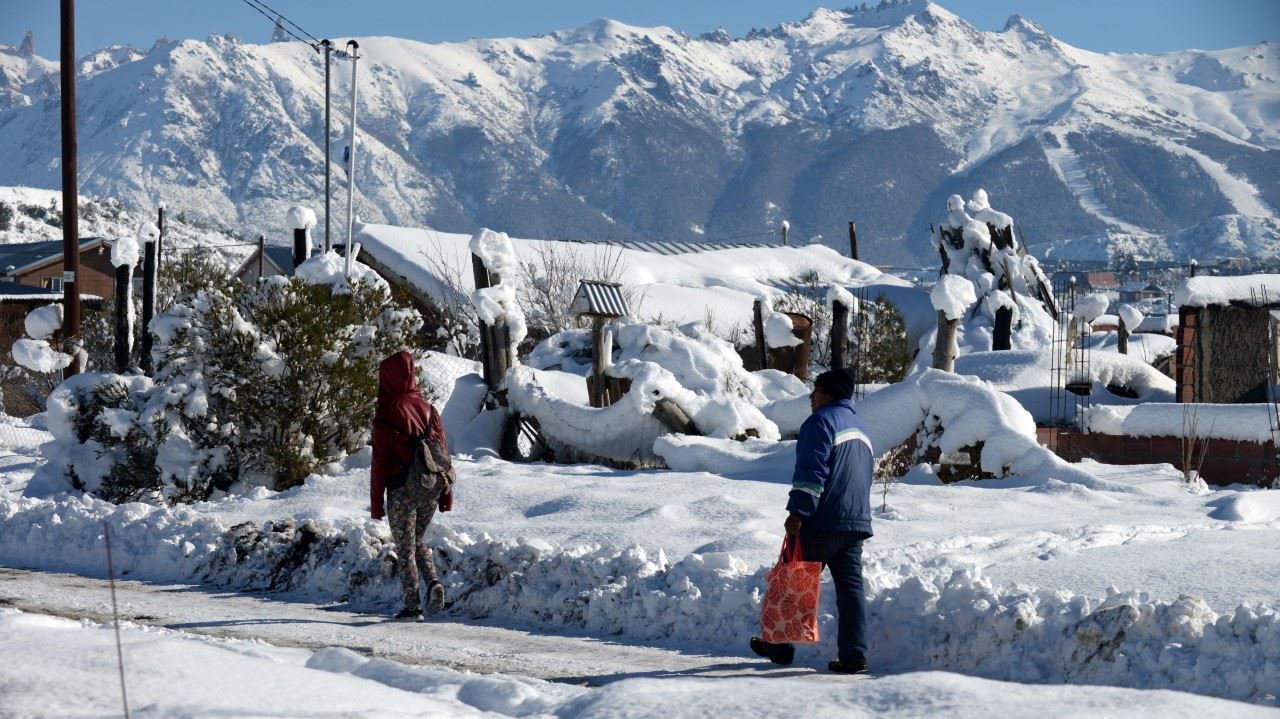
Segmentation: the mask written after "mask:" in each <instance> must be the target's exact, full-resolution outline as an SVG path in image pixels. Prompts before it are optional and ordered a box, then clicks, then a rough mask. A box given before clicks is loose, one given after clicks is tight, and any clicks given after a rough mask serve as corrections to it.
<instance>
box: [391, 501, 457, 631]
mask: <svg viewBox="0 0 1280 719" xmlns="http://www.w3.org/2000/svg"><path fill="white" fill-rule="evenodd" d="M443 490H444V485H443V483H442V482H440V480H439V478H438V477H435V476H430V477H429V478H425V481H424V482H419V481H416V480H413V479H410V480H409V481H408V482H405V484H404V486H403V487H400V488H398V489H393V490H390V491H388V492H387V521H388V522H389V523H390V524H391V538H392V539H394V540H395V543H396V549H397V550H399V551H398V552H397V553H396V554H397V559H398V561H397V564H398V567H399V569H400V585H401V588H402V589H403V590H404V606H405V608H406V609H417V608H418V607H419V606H420V599H419V594H418V584H419V579H425V580H426V581H427V584H428V585H430V583H431V582H432V581H434V580H435V578H436V563H435V561H433V560H432V558H431V550H430V549H428V548H427V545H426V544H425V543H424V542H423V541H422V534H423V532H425V531H426V530H427V525H429V524H431V518H432V517H434V516H435V513H436V505H437V503H439V501H440V495H441V494H442V493H443Z"/></svg>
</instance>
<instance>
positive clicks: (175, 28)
mask: <svg viewBox="0 0 1280 719" xmlns="http://www.w3.org/2000/svg"><path fill="white" fill-rule="evenodd" d="M264 1H265V2H266V4H267V5H269V6H271V7H273V8H275V9H276V10H279V11H280V12H282V13H284V14H285V15H286V16H288V17H290V18H291V19H292V20H294V21H295V22H297V23H298V24H299V25H301V26H302V27H303V28H305V29H306V30H307V31H309V32H310V33H312V34H314V35H316V36H319V37H325V36H328V37H333V38H347V37H353V36H369V35H396V36H400V37H408V38H413V39H417V40H423V41H427V42H437V41H442V40H446V41H448V40H464V39H466V38H469V37H497V36H511V35H514V36H528V35H534V34H538V33H543V32H549V31H552V30H558V29H562V28H568V27H574V26H577V25H582V24H585V23H588V22H590V21H592V20H595V19H597V18H600V17H612V18H615V19H617V20H621V21H623V22H626V23H630V24H633V25H669V26H671V27H674V28H676V29H677V30H681V31H683V32H685V33H688V34H691V35H696V34H698V33H701V32H704V31H707V30H711V29H713V28H715V27H716V26H720V25H722V26H724V27H725V28H726V29H727V30H729V32H731V33H733V34H734V35H742V34H744V33H746V32H747V31H748V30H750V29H751V28H752V27H774V26H776V25H777V24H779V23H781V22H785V21H790V20H799V19H801V18H803V17H804V16H806V15H808V14H809V12H810V11H811V10H812V9H813V8H814V7H816V6H817V5H818V4H820V3H819V2H818V1H817V0H640V1H638V0H631V1H629V2H628V1H624V0H472V1H471V2H447V3H446V2H440V1H439V0H264ZM850 4H856V3H855V2H853V1H852V0H838V1H837V2H829V3H826V5H827V6H830V7H843V6H845V5H850ZM871 4H874V2H873V3H871ZM939 4H940V5H942V6H943V7H945V8H947V9H949V10H951V11H952V12H954V13H956V14H957V15H960V16H961V17H963V18H965V19H966V20H968V21H969V22H970V23H972V24H974V25H975V26H977V27H978V28H980V29H984V30H998V29H1000V28H1001V27H1003V26H1004V23H1005V20H1006V19H1007V18H1008V17H1009V16H1010V15H1013V14H1020V15H1023V16H1025V17H1027V18H1030V19H1032V20H1034V21H1036V22H1037V23H1039V24H1040V25H1042V26H1044V27H1045V29H1047V30H1048V31H1049V32H1050V33H1051V34H1053V35H1054V36H1055V37H1057V38H1059V39H1061V40H1063V41H1065V42H1067V43H1069V44H1071V45H1075V46H1077V47H1082V48H1085V49H1089V50H1097V51H1114V52H1166V51H1170V50H1179V49H1186V48H1200V49H1218V48H1224V47H1234V46H1238V45H1248V44H1252V43H1255V42H1259V41H1262V40H1269V41H1272V42H1276V41H1280V0H940V2H939ZM76 12H77V23H76V36H77V37H76V46H77V52H78V53H84V52H86V51H88V50H93V49H97V48H100V47H104V46H106V45H111V44H117V43H129V44H133V45H136V46H138V47H142V48H147V47H150V46H151V44H152V43H153V42H154V41H155V39H156V38H158V37H161V36H164V37H169V38H173V39H176V38H187V37H194V38H205V37H208V36H209V35H210V34H212V33H230V34H232V35H236V36H237V37H239V38H241V39H242V40H244V41H246V42H265V41H266V40H267V39H268V38H269V37H270V35H271V23H270V22H269V21H268V20H266V19H265V18H264V17H262V15H259V14H258V13H257V12H255V11H254V10H252V9H250V8H249V7H248V6H247V5H246V4H245V3H244V2H243V0H77V2H76ZM27 29H31V30H33V31H34V32H35V36H36V50H37V52H38V53H39V54H41V55H43V56H45V57H48V58H55V57H56V56H57V54H58V3H57V2H56V1H55V0H0V43H5V44H17V43H18V42H19V41H20V40H21V39H22V36H23V34H24V33H25V32H26V31H27Z"/></svg>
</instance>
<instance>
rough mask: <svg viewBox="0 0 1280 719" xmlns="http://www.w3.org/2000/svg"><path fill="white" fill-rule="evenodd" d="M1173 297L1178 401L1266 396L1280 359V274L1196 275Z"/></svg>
mask: <svg viewBox="0 0 1280 719" xmlns="http://www.w3.org/2000/svg"><path fill="white" fill-rule="evenodd" d="M1174 302H1175V303H1176V304H1177V306H1178V330H1177V342H1178V349H1177V352H1176V354H1175V357H1174V359H1175V368H1174V376H1175V377H1174V378H1175V379H1176V380H1177V384H1178V401H1180V402H1215V403H1235V402H1265V401H1267V400H1268V391H1267V388H1268V387H1275V385H1276V383H1277V377H1276V373H1277V363H1278V361H1280V339H1278V337H1280V312H1277V310H1280V275H1243V276H1239V277H1208V276H1205V277H1192V278H1189V279H1187V280H1185V281H1184V282H1183V283H1182V284H1181V285H1180V286H1179V287H1178V289H1177V290H1176V291H1175V292H1174Z"/></svg>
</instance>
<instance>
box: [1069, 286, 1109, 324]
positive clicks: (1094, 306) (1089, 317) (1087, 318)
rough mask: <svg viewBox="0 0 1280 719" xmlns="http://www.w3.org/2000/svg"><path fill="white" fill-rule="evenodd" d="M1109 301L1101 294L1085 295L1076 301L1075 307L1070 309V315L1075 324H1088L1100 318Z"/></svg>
mask: <svg viewBox="0 0 1280 719" xmlns="http://www.w3.org/2000/svg"><path fill="white" fill-rule="evenodd" d="M1110 304H1111V300H1110V299H1108V298H1107V296H1106V295H1105V294H1103V293H1101V292H1095V293H1093V294H1089V295H1085V296H1084V297H1080V298H1077V299H1076V303H1075V306H1074V307H1072V308H1071V314H1072V316H1074V317H1075V319H1076V321H1077V322H1081V323H1083V324H1086V325H1087V324H1090V323H1091V322H1093V321H1094V320H1096V319H1098V318H1099V317H1101V316H1102V313H1104V312H1106V311H1107V307H1108V306H1110Z"/></svg>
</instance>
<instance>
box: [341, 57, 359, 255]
mask: <svg viewBox="0 0 1280 719" xmlns="http://www.w3.org/2000/svg"><path fill="white" fill-rule="evenodd" d="M347 48H348V53H349V54H350V55H351V144H350V145H349V147H350V148H351V149H350V151H349V152H348V153H347V248H346V252H344V253H343V254H345V255H346V260H347V262H346V267H345V268H344V273H345V274H346V276H347V277H350V276H351V262H352V260H354V259H355V258H353V257H352V256H351V245H352V243H353V240H354V239H355V237H354V236H353V230H354V228H355V215H354V214H353V212H354V208H355V202H356V61H357V60H359V59H360V55H359V54H358V53H359V51H360V43H358V42H356V41H355V40H348V41H347Z"/></svg>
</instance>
